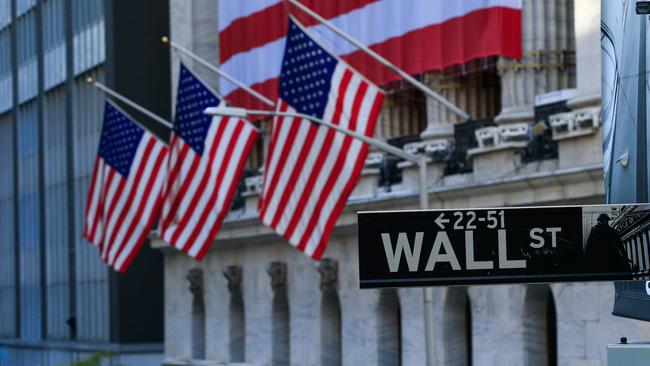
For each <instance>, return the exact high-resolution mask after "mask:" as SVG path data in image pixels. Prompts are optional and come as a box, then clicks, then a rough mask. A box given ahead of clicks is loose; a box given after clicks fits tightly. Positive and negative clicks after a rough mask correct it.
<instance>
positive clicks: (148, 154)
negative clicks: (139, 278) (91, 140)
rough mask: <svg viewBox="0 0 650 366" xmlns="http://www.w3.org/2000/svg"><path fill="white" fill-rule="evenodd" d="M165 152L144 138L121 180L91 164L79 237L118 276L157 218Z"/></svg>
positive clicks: (109, 169) (104, 167)
mask: <svg viewBox="0 0 650 366" xmlns="http://www.w3.org/2000/svg"><path fill="white" fill-rule="evenodd" d="M167 150H168V148H167V147H166V146H165V145H164V144H163V143H161V142H160V141H158V139H156V138H155V137H154V136H153V135H151V134H150V133H149V132H145V133H144V135H143V137H142V139H141V142H140V144H139V146H138V148H137V150H136V154H135V158H134V159H133V165H132V167H131V172H130V174H129V175H128V178H126V179H125V178H124V177H123V176H122V175H120V174H119V173H118V172H117V171H116V170H115V169H113V168H112V167H111V166H109V165H108V164H106V162H105V161H104V159H102V158H101V157H99V156H98V158H97V160H96V161H95V167H94V171H93V176H92V181H91V184H90V191H89V194H88V202H87V203H86V226H85V228H84V233H83V236H84V237H85V238H86V239H88V240H89V241H90V242H92V243H93V244H94V245H95V246H97V247H98V249H99V251H100V254H101V257H102V259H103V260H104V261H105V262H106V263H107V264H108V265H110V266H112V267H113V268H115V270H117V271H120V272H124V270H126V268H127V267H128V266H129V264H130V263H131V261H132V260H133V258H134V257H135V255H136V254H137V253H138V251H139V250H140V247H141V246H142V244H143V243H144V241H145V239H146V237H147V235H149V230H151V226H152V225H153V221H154V219H155V217H156V215H157V214H158V210H159V206H160V204H161V203H162V199H161V196H160V190H161V188H162V185H163V182H164V177H165V175H166V171H167V169H166V165H165V164H164V162H165V160H166V156H167Z"/></svg>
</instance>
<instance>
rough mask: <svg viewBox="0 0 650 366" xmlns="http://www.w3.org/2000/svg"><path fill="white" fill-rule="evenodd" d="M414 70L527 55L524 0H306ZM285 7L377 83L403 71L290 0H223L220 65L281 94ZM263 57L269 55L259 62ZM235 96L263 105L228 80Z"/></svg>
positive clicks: (228, 92) (225, 87) (228, 91)
mask: <svg viewBox="0 0 650 366" xmlns="http://www.w3.org/2000/svg"><path fill="white" fill-rule="evenodd" d="M300 2H301V3H303V4H305V5H306V6H308V7H310V8H311V9H313V10H315V11H316V12H317V13H319V14H320V15H321V16H323V17H324V18H326V19H328V20H330V21H331V22H332V23H333V24H335V25H336V26H338V27H339V28H340V29H341V30H343V31H344V32H346V33H348V34H350V35H351V36H352V37H354V38H355V39H357V40H359V41H360V42H361V43H363V44H365V45H366V46H369V47H372V49H373V50H375V51H376V52H378V53H379V54H381V55H382V56H384V57H385V58H387V59H388V60H389V61H391V62H392V63H393V64H395V65H397V66H398V67H400V68H401V69H403V70H405V71H406V72H408V73H409V74H421V73H423V72H427V71H434V70H442V69H444V68H447V67H449V66H452V65H458V64H463V63H466V62H468V61H471V60H474V59H477V58H482V57H488V56H503V57H510V58H516V59H519V58H521V54H522V50H521V49H522V37H521V22H522V16H521V15H522V13H521V9H522V0H456V1H452V0H408V1H405V0H337V1H323V0H300ZM287 9H289V10H291V12H292V14H294V15H296V16H299V19H300V21H301V22H302V23H303V24H304V25H305V26H307V27H308V29H309V31H310V32H311V34H314V35H316V36H317V37H318V39H319V41H321V42H322V44H323V45H324V46H325V47H326V48H328V49H329V50H332V51H333V52H335V53H336V55H338V56H340V57H341V58H342V59H343V60H345V61H346V62H348V63H349V64H350V65H352V67H354V68H355V69H356V70H358V71H359V72H361V73H362V74H364V75H367V76H368V77H369V78H370V80H371V81H372V82H374V83H375V84H377V85H386V84H387V83H388V82H390V81H394V80H397V79H398V78H399V76H398V75H397V74H395V73H393V72H392V71H390V70H388V69H387V68H386V67H384V66H382V65H380V64H379V63H378V62H377V61H375V60H373V59H371V58H370V57H368V55H366V54H365V53H363V52H361V51H359V50H357V49H356V48H354V46H352V45H350V44H349V43H347V42H346V41H344V40H343V39H342V38H341V37H340V36H338V35H336V34H334V33H333V32H332V31H331V30H329V29H328V28H327V27H325V26H324V25H322V24H319V23H318V22H316V21H315V20H314V19H312V18H311V17H309V16H307V15H305V14H303V13H302V11H301V10H299V9H297V8H296V7H293V6H291V5H289V4H288V2H286V1H284V0H246V1H235V0H231V1H220V2H219V48H220V52H219V57H220V61H221V67H222V69H223V70H224V71H227V72H228V73H230V74H231V75H233V76H234V77H236V78H238V79H239V80H242V81H243V82H244V83H246V84H247V85H248V86H252V87H253V88H254V89H256V90H257V91H259V92H261V93H262V94H264V95H266V96H268V97H270V98H271V99H275V98H276V96H277V91H278V77H279V74H278V72H279V71H280V67H281V65H280V60H281V59H282V53H283V52H284V51H283V50H284V48H285V39H286V38H285V36H286V31H287V15H288V14H287ZM260 60H264V62H260ZM221 93H222V94H223V95H224V96H225V97H226V98H227V99H228V100H229V101H232V102H233V103H236V104H237V105H240V106H246V107H259V108H264V107H265V105H263V104H261V103H259V102H258V101H256V100H254V99H253V98H252V97H250V96H249V95H248V94H247V93H246V92H244V91H243V90H242V89H237V88H236V87H235V86H233V85H231V84H228V83H224V84H222V85H221Z"/></svg>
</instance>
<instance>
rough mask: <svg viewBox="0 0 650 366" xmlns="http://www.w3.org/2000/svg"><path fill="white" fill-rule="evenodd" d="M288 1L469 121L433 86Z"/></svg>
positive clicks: (293, 1)
mask: <svg viewBox="0 0 650 366" xmlns="http://www.w3.org/2000/svg"><path fill="white" fill-rule="evenodd" d="M287 1H289V2H290V3H291V4H293V5H295V6H296V7H298V8H300V10H302V11H304V12H305V13H307V14H309V15H310V16H311V17H313V18H314V19H316V20H318V21H319V22H320V23H322V24H323V25H324V26H326V27H327V28H329V29H331V30H332V31H333V32H334V33H336V34H338V35H339V36H341V37H343V38H344V39H345V40H347V41H348V42H350V43H352V44H353V45H354V46H356V47H357V48H358V49H360V50H362V51H363V52H365V53H367V54H368V55H370V56H371V57H372V58H374V59H375V60H377V61H379V63H381V64H382V65H384V66H386V67H387V68H389V69H391V70H393V71H394V72H395V73H397V74H398V75H399V76H401V77H402V78H404V80H406V81H408V82H409V83H410V84H411V85H413V86H415V87H416V88H418V89H420V90H421V91H422V92H423V93H424V94H426V95H428V96H430V97H432V98H433V99H435V100H437V101H438V102H440V103H442V104H443V105H444V106H445V107H447V108H449V110H451V111H452V112H453V113H454V114H456V115H457V116H459V117H461V118H462V119H463V120H465V121H467V120H468V119H470V117H469V114H467V112H465V111H463V110H462V109H460V108H458V106H456V105H455V104H453V103H451V102H450V101H448V100H447V99H445V98H444V97H443V96H442V95H440V94H438V93H436V92H435V91H433V90H431V88H429V87H428V86H426V85H424V84H423V83H422V82H420V81H419V80H417V79H415V78H414V77H412V76H411V75H409V74H408V73H407V72H406V71H404V70H402V69H400V68H399V67H397V66H396V65H395V64H393V63H392V62H390V61H388V60H386V59H385V58H384V57H382V56H381V55H379V54H378V53H377V52H375V51H373V50H371V49H370V48H368V47H366V46H365V45H364V44H362V43H361V42H359V41H357V40H356V39H354V38H352V37H351V36H350V35H349V34H347V33H345V32H344V31H342V30H341V29H339V28H338V27H337V26H335V25H334V24H332V23H331V22H330V21H328V20H327V19H325V18H323V17H322V16H320V14H318V13H316V12H315V11H313V10H311V9H310V8H308V7H307V6H305V5H303V4H301V3H300V2H299V1H297V0H287Z"/></svg>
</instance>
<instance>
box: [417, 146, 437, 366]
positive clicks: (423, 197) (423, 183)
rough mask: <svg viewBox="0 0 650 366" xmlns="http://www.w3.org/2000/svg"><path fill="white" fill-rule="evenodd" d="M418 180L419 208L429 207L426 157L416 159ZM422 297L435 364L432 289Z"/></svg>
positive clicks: (428, 346)
mask: <svg viewBox="0 0 650 366" xmlns="http://www.w3.org/2000/svg"><path fill="white" fill-rule="evenodd" d="M418 168H419V169H418V181H419V189H420V209H422V210H426V209H428V208H429V194H428V191H427V158H426V156H420V160H419V161H418ZM422 296H423V298H424V329H425V336H426V338H425V342H426V352H427V365H429V366H433V365H435V364H436V329H435V317H434V314H435V307H434V304H433V289H432V288H431V287H425V288H423V289H422Z"/></svg>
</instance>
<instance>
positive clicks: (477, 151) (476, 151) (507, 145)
mask: <svg viewBox="0 0 650 366" xmlns="http://www.w3.org/2000/svg"><path fill="white" fill-rule="evenodd" d="M527 146H528V141H518V142H502V143H501V144H499V145H497V146H490V147H485V148H480V147H476V148H473V149H469V150H467V156H469V157H472V156H475V155H482V154H487V153H491V152H496V151H503V150H511V149H525V148H526V147H527Z"/></svg>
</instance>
